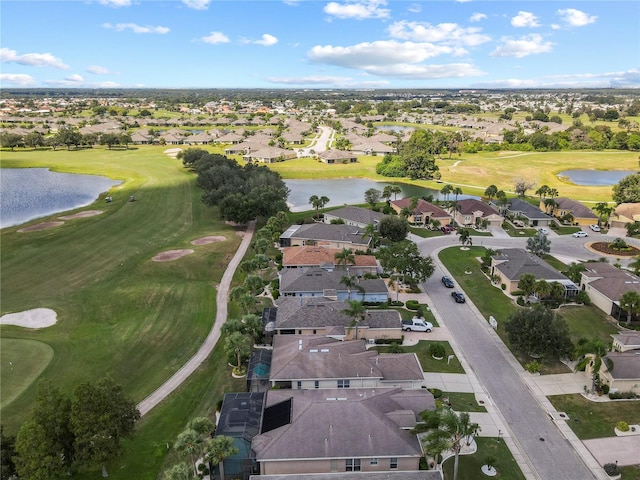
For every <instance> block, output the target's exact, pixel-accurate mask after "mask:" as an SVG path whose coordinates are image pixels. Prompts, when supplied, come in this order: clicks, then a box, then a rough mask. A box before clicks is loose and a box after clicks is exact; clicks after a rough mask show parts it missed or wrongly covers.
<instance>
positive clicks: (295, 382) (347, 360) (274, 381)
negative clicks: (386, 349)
mask: <svg viewBox="0 0 640 480" xmlns="http://www.w3.org/2000/svg"><path fill="white" fill-rule="evenodd" d="M270 372H271V373H270V376H269V380H270V382H271V386H272V387H278V388H289V389H297V390H299V389H306V388H309V389H310V388H389V387H394V388H396V387H397V388H403V389H415V388H422V387H423V386H425V380H424V374H423V371H422V367H421V365H420V362H419V361H418V357H417V355H416V354H415V353H385V354H380V353H378V351H376V350H367V346H366V343H365V341H364V340H350V341H340V340H336V339H333V338H327V337H323V336H312V335H307V336H304V337H300V336H297V335H276V336H274V337H273V356H272V358H271V367H270Z"/></svg>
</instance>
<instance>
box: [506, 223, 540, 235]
mask: <svg viewBox="0 0 640 480" xmlns="http://www.w3.org/2000/svg"><path fill="white" fill-rule="evenodd" d="M502 228H503V229H504V231H505V232H507V233H508V234H509V236H510V237H533V236H535V234H536V233H538V231H537V230H536V229H535V228H515V227H514V226H513V225H511V224H510V223H509V222H502Z"/></svg>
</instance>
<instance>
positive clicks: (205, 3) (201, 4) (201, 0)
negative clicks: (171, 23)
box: [182, 0, 211, 10]
mask: <svg viewBox="0 0 640 480" xmlns="http://www.w3.org/2000/svg"><path fill="white" fill-rule="evenodd" d="M182 3H184V4H185V5H186V6H187V7H189V8H192V9H194V10H206V9H207V8H209V3H211V0H182Z"/></svg>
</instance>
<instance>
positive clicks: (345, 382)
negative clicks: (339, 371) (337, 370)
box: [338, 380, 351, 388]
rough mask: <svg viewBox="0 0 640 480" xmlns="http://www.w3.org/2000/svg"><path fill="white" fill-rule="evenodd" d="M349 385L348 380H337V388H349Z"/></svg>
mask: <svg viewBox="0 0 640 480" xmlns="http://www.w3.org/2000/svg"><path fill="white" fill-rule="evenodd" d="M350 384H351V382H350V381H349V380H338V388H349V386H350Z"/></svg>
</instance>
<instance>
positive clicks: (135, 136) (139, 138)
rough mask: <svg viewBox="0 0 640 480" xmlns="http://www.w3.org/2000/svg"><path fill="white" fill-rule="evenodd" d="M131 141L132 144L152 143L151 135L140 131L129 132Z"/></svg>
mask: <svg viewBox="0 0 640 480" xmlns="http://www.w3.org/2000/svg"><path fill="white" fill-rule="evenodd" d="M131 142H132V143H133V144H134V145H150V144H152V143H153V135H147V134H144V133H140V132H133V133H132V134H131Z"/></svg>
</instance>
